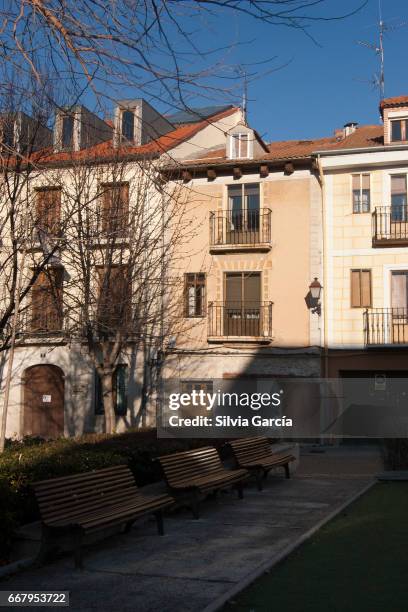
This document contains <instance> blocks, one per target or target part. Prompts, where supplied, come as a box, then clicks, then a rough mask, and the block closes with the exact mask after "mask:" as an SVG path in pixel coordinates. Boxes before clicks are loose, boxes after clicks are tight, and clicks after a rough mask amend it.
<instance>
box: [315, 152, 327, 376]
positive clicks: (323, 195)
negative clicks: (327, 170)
mask: <svg viewBox="0 0 408 612" xmlns="http://www.w3.org/2000/svg"><path fill="white" fill-rule="evenodd" d="M316 161H317V168H318V172H319V183H320V193H321V215H322V255H323V378H327V377H328V375H329V347H328V333H327V314H328V291H327V279H328V274H327V255H326V244H327V237H326V206H325V199H326V182H325V177H324V172H323V167H322V161H321V158H320V154H317V157H316Z"/></svg>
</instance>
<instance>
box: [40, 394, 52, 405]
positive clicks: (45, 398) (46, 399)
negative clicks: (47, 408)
mask: <svg viewBox="0 0 408 612" xmlns="http://www.w3.org/2000/svg"><path fill="white" fill-rule="evenodd" d="M42 401H43V403H44V404H49V403H50V402H51V395H43V396H42Z"/></svg>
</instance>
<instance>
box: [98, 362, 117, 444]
mask: <svg viewBox="0 0 408 612" xmlns="http://www.w3.org/2000/svg"><path fill="white" fill-rule="evenodd" d="M112 380H113V372H112V369H111V368H104V370H103V374H102V376H101V384H102V400H103V410H104V413H105V433H108V434H112V433H115V426H116V419H115V409H114V405H113V384H112Z"/></svg>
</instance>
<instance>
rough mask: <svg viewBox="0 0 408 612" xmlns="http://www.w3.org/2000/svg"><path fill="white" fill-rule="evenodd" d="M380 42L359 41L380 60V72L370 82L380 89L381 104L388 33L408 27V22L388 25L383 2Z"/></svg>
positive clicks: (379, 18) (379, 3)
mask: <svg viewBox="0 0 408 612" xmlns="http://www.w3.org/2000/svg"><path fill="white" fill-rule="evenodd" d="M376 25H377V26H378V41H377V43H374V44H373V43H370V42H367V41H364V40H359V41H357V42H358V44H359V45H362V46H363V47H367V48H368V49H371V50H372V51H374V53H375V54H376V55H377V57H378V59H379V64H380V65H379V72H376V73H375V74H374V76H373V78H372V79H371V80H370V81H369V82H370V83H371V84H372V85H373V87H374V88H376V89H378V92H379V96H380V102H381V100H383V99H384V98H385V71H384V37H385V34H386V33H387V32H392V31H394V30H397V29H398V28H402V27H404V26H406V25H408V22H407V21H402V22H401V23H397V24H391V23H386V22H385V21H384V19H383V15H382V3H381V0H378V23H377V24H376Z"/></svg>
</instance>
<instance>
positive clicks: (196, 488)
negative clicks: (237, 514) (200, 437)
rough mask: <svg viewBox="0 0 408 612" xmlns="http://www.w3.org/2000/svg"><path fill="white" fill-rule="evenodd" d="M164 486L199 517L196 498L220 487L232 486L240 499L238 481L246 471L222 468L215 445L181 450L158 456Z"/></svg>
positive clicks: (240, 483)
mask: <svg viewBox="0 0 408 612" xmlns="http://www.w3.org/2000/svg"><path fill="white" fill-rule="evenodd" d="M158 461H159V462H160V465H161V467H162V470H163V474H164V478H165V480H166V484H167V487H168V489H169V491H170V493H171V494H172V495H174V496H175V497H176V498H177V499H178V500H179V501H180V500H182V501H184V503H185V504H186V505H187V506H189V507H190V508H191V510H192V512H193V516H194V518H196V519H198V518H199V502H200V498H201V497H202V496H204V495H206V494H208V493H212V492H216V491H218V490H220V489H227V488H229V487H235V488H236V489H237V490H238V497H239V498H240V499H242V497H243V489H242V481H243V480H244V479H245V478H247V477H248V476H249V474H248V472H247V470H245V469H238V470H226V469H225V468H224V466H223V465H222V463H221V460H220V458H219V456H218V453H217V451H216V449H215V448H212V447H210V446H207V447H204V448H198V449H195V450H191V451H186V452H182V453H174V454H172V455H164V456H162V457H158Z"/></svg>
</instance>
